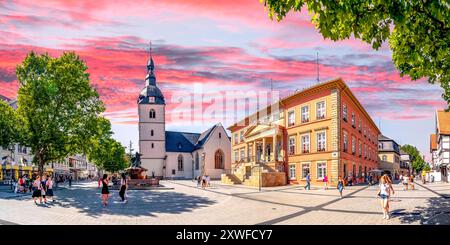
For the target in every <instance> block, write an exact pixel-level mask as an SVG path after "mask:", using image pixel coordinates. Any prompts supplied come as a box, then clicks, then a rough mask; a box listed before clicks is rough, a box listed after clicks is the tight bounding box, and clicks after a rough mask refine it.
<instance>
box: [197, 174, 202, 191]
mask: <svg viewBox="0 0 450 245" xmlns="http://www.w3.org/2000/svg"><path fill="white" fill-rule="evenodd" d="M201 184H202V176H200V175H199V176H197V188H198V187H200V185H201Z"/></svg>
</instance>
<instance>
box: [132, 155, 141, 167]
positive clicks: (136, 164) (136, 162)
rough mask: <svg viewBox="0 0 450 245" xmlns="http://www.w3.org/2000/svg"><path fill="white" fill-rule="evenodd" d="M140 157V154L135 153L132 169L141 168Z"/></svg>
mask: <svg viewBox="0 0 450 245" xmlns="http://www.w3.org/2000/svg"><path fill="white" fill-rule="evenodd" d="M141 156H142V154H139V152H136V155H135V157H134V158H133V167H140V166H141Z"/></svg>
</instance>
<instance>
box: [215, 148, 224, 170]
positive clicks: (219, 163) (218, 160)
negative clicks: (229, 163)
mask: <svg viewBox="0 0 450 245" xmlns="http://www.w3.org/2000/svg"><path fill="white" fill-rule="evenodd" d="M214 167H215V168H216V169H224V164H223V152H222V150H220V149H219V150H217V151H216V153H214Z"/></svg>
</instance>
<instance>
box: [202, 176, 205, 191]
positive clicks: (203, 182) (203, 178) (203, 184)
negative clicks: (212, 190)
mask: <svg viewBox="0 0 450 245" xmlns="http://www.w3.org/2000/svg"><path fill="white" fill-rule="evenodd" d="M205 187H206V176H205V175H203V176H202V189H205Z"/></svg>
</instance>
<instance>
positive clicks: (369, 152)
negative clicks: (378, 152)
mask: <svg viewBox="0 0 450 245" xmlns="http://www.w3.org/2000/svg"><path fill="white" fill-rule="evenodd" d="M371 151H372V149H371V148H370V147H369V152H368V154H369V160H370V159H372V158H371V157H370V152H371Z"/></svg>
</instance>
